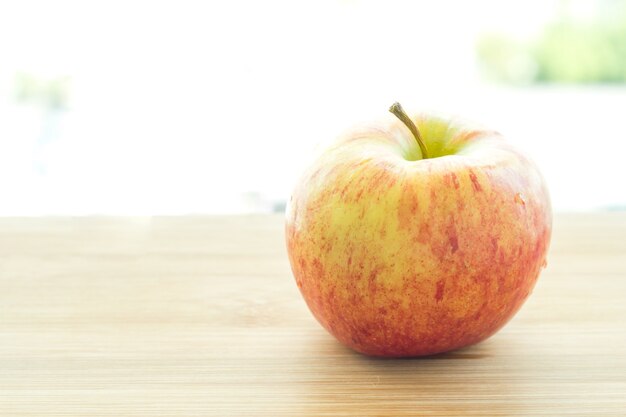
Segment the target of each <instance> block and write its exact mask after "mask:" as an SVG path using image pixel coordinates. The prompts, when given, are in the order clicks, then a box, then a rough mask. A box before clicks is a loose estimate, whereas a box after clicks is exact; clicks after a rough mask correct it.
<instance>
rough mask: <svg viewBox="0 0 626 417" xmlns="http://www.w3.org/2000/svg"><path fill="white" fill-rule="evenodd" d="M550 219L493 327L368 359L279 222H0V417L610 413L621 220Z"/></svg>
mask: <svg viewBox="0 0 626 417" xmlns="http://www.w3.org/2000/svg"><path fill="white" fill-rule="evenodd" d="M554 226H555V227H554V239H553V244H552V248H551V251H550V256H549V261H548V268H547V269H546V270H545V271H544V273H543V275H542V276H541V278H540V280H539V283H538V285H537V287H536V288H535V291H534V293H533V295H532V296H531V297H530V299H529V301H528V302H527V303H526V305H525V306H524V307H523V308H522V310H521V312H520V313H519V314H518V315H517V317H516V318H515V319H513V321H511V322H510V323H509V324H508V325H507V326H506V327H505V328H504V329H503V330H502V331H500V332H499V333H498V334H496V335H495V336H493V337H492V338H490V339H489V340H487V341H485V342H483V343H481V344H479V345H476V346H474V347H470V348H467V349H464V350H461V351H457V352H453V353H449V354H444V355H441V356H437V357H432V358H426V359H411V360H381V359H372V358H367V357H364V356H361V355H358V354H355V353H353V352H351V351H349V350H347V349H345V348H343V347H342V346H340V345H339V344H338V343H337V342H335V340H334V339H333V338H332V337H331V336H329V335H328V334H327V333H326V332H325V331H324V330H323V329H322V328H321V327H320V326H319V325H318V324H317V322H315V320H314V319H313V317H312V316H311V315H310V313H309V312H308V310H307V308H306V306H305V304H304V302H303V300H302V298H301V297H300V295H299V293H298V290H297V287H296V285H295V283H294V281H293V278H292V276H291V273H290V270H289V264H288V261H287V258H286V253H285V248H284V243H283V229H282V217H280V216H245V217H183V218H123V219H117V218H74V219H72V218H44V219H0V416H3V417H5V416H6V417H13V416H16V417H17V416H38V417H39V416H206V415H208V416H235V415H236V416H299V415H302V416H331V415H333V416H335V415H336V416H348V415H355V416H383V415H396V416H399V415H441V416H451V415H472V416H496V415H497V416H508V415H515V416H533V415H545V416H557V415H581V416H589V415H602V416H624V415H626V324H625V323H626V213H602V214H600V213H598V214H577V215H574V214H571V215H558V216H556V218H555V225H554Z"/></svg>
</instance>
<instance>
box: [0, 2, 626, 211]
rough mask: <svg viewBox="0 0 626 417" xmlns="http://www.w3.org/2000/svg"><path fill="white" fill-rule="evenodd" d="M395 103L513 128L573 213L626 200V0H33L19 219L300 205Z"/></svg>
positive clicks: (557, 199)
mask: <svg viewBox="0 0 626 417" xmlns="http://www.w3.org/2000/svg"><path fill="white" fill-rule="evenodd" d="M396 100H397V101H400V102H402V103H403V105H404V107H405V108H407V109H409V110H436V111H442V112H445V113H450V114H458V115H462V116H463V117H466V118H470V119H475V120H476V121H479V122H482V123H483V124H486V125H488V126H489V127H492V128H494V129H497V130H499V131H501V132H502V133H504V134H505V135H506V136H507V137H508V138H509V139H510V140H511V141H513V142H515V143H516V144H517V146H519V147H520V148H522V149H524V150H525V151H526V152H527V153H528V154H530V155H531V156H532V158H533V159H535V161H536V162H537V163H538V164H539V165H540V167H541V169H542V171H543V172H544V175H545V176H546V179H547V181H548V184H549V186H550V189H551V193H552V199H553V205H554V208H555V209H556V210H557V211H581V210H619V209H626V185H625V184H624V183H625V180H626V161H625V160H624V158H625V154H626V128H625V123H626V1H623V0H596V1H580V0H569V1H568V0H558V1H549V0H543V1H524V2H502V1H497V0H475V1H472V2H463V1H449V0H444V1H434V0H431V1H395V0H392V1H359V0H328V1H323V0H322V1H315V2H293V1H273V0H266V1H262V2H259V1H252V0H250V1H230V2H226V1H215V2H188V1H181V0H177V1H168V2H157V1H150V2H148V1H123V2H122V1H120V2H116V1H107V2H78V1H54V2H44V1H40V2H32V1H19V2H3V3H1V4H0V196H1V200H0V215H49V214H53V215H57V214H62V215H83V214H129V215H136V214H141V215H143V214H146V215H151V214H193V213H250V212H273V211H281V210H282V209H283V208H284V204H285V200H286V199H287V198H288V195H289V193H290V190H291V187H292V185H293V183H294V181H295V179H296V178H297V176H298V174H299V172H300V171H301V170H302V168H303V164H304V163H305V161H306V160H307V158H308V156H309V155H310V154H311V152H313V151H314V150H315V149H316V148H319V147H320V146H322V145H323V144H324V143H327V142H328V141H329V140H330V139H332V138H334V137H335V136H336V135H337V134H338V133H340V132H341V131H343V130H345V129H347V128H349V127H350V126H352V125H354V124H357V123H359V122H361V121H366V120H368V119H372V118H374V119H376V118H380V117H384V115H386V112H387V108H388V107H389V105H390V104H391V103H392V102H394V101H396Z"/></svg>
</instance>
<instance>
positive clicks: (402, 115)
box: [389, 101, 428, 159]
mask: <svg viewBox="0 0 626 417" xmlns="http://www.w3.org/2000/svg"><path fill="white" fill-rule="evenodd" d="M389 111H390V112H391V113H393V114H394V116H396V117H397V118H398V119H400V121H401V122H402V123H404V125H405V126H406V127H407V128H408V129H409V130H410V131H411V133H412V134H413V136H414V137H415V140H416V141H417V144H418V145H419V147H420V151H421V152H422V158H423V159H428V149H426V144H425V143H424V139H422V135H421V134H420V131H419V129H418V128H417V125H416V124H415V123H414V122H413V120H411V118H410V117H409V116H408V115H407V114H406V112H405V111H404V109H403V108H402V106H401V105H400V103H398V102H397V101H396V102H395V103H393V104H392V105H391V107H389Z"/></svg>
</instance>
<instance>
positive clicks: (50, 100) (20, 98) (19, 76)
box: [13, 72, 70, 110]
mask: <svg viewBox="0 0 626 417" xmlns="http://www.w3.org/2000/svg"><path fill="white" fill-rule="evenodd" d="M69 84H70V79H69V77H55V78H44V77H39V76H36V75H33V74H30V73H26V72H18V73H16V74H15V79H14V83H13V94H14V97H15V100H16V101H17V102H18V103H35V104H37V105H40V106H42V107H44V108H46V109H53V110H63V109H66V108H67V104H68V101H69V100H68V99H69V90H70V85H69Z"/></svg>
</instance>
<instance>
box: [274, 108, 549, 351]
mask: <svg viewBox="0 0 626 417" xmlns="http://www.w3.org/2000/svg"><path fill="white" fill-rule="evenodd" d="M390 110H391V111H392V113H394V114H395V115H396V116H397V118H394V117H393V116H391V115H388V118H387V119H385V120H381V121H379V122H378V123H377V124H373V125H371V126H366V127H362V128H358V129H354V130H352V131H350V132H349V133H347V134H345V135H344V136H342V137H340V138H339V139H338V140H337V141H335V142H334V143H333V144H332V145H331V146H330V147H329V148H328V149H326V150H325V151H324V152H323V153H322V154H321V155H320V156H319V157H318V158H317V159H316V160H315V162H313V164H312V165H311V166H310V167H309V168H308V169H307V170H306V171H305V173H304V174H303V176H302V177H301V179H300V180H299V182H298V183H297V185H296V187H295V190H294V192H293V194H292V196H291V199H290V201H289V203H288V206H287V220H286V230H285V234H286V241H287V249H288V254H289V260H290V263H291V267H292V271H293V274H294V276H295V279H296V282H297V285H298V287H299V289H300V291H301V293H302V295H303V297H304V299H305V301H306V303H307V304H308V306H309V308H310V310H311V312H312V313H313V315H314V316H315V317H316V318H317V320H318V321H319V322H320V323H321V324H322V326H324V328H326V329H327V330H328V331H329V332H330V333H331V334H333V335H334V336H335V337H336V338H337V339H338V340H339V341H340V342H342V343H343V344H345V345H347V346H349V347H351V348H352V349H354V350H356V351H358V352H361V353H364V354H368V355H375V356H388V357H405V356H421V355H431V354H436V353H440V352H445V351H449V350H453V349H457V348H461V347H464V346H468V345H471V344H474V343H477V342H480V341H481V340H484V339H485V338H487V337H489V336H491V335H492V334H494V333H495V332H496V331H497V330H498V329H500V328H501V327H502V326H503V325H504V324H505V323H506V322H507V321H508V320H510V319H511V318H512V317H513V315H514V314H515V313H516V312H517V311H518V309H519V308H520V307H521V305H522V304H523V303H524V301H525V300H526V298H527V297H528V295H529V294H530V293H531V291H532V289H533V287H534V285H535V282H536V281H537V278H538V276H539V273H540V271H541V269H542V268H543V267H544V266H545V265H546V252H547V250H548V246H549V241H550V235H551V229H552V226H551V224H552V214H551V208H550V200H549V196H548V191H547V189H546V185H545V182H544V180H543V178H542V176H541V174H540V173H539V171H538V169H537V167H536V166H535V165H534V164H533V163H532V162H531V161H530V160H529V159H528V158H527V157H526V156H524V155H523V154H522V153H520V152H519V151H518V150H516V149H515V148H514V147H513V146H511V144H510V143H508V142H507V141H506V140H505V139H504V138H503V137H502V136H501V135H500V134H498V133H496V132H493V131H490V130H485V129H482V128H479V127H475V126H474V125H472V124H468V123H466V122H461V121H458V120H454V119H446V118H442V117H438V116H433V115H428V114H417V115H415V116H414V117H413V118H410V117H408V116H407V115H406V113H404V111H403V110H402V108H401V107H400V106H399V105H397V104H394V106H392V108H391V109H390ZM398 119H399V120H398Z"/></svg>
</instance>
